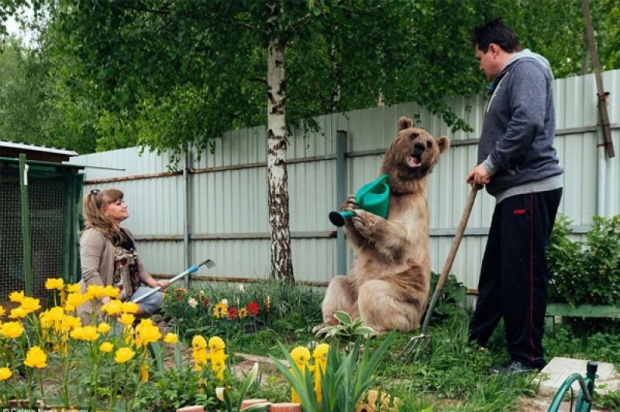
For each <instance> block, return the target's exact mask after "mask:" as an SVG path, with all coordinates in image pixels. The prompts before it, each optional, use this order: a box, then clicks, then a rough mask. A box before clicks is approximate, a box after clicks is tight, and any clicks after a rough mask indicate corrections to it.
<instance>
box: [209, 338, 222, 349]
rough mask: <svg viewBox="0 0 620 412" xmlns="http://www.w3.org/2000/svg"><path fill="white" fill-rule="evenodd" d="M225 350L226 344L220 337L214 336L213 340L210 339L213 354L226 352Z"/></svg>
mask: <svg viewBox="0 0 620 412" xmlns="http://www.w3.org/2000/svg"><path fill="white" fill-rule="evenodd" d="M224 348H226V344H225V343H224V340H223V339H222V338H220V337H219V336H213V337H212V338H211V339H209V349H210V350H211V352H217V351H221V350H224Z"/></svg>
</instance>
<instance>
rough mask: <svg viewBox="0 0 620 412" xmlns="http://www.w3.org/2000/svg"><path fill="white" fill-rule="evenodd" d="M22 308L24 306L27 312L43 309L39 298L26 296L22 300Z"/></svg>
mask: <svg viewBox="0 0 620 412" xmlns="http://www.w3.org/2000/svg"><path fill="white" fill-rule="evenodd" d="M22 308H24V310H25V311H26V312H27V313H32V312H34V311H35V310H39V309H41V304H40V303H39V299H35V298H30V297H25V298H24V299H23V300H22Z"/></svg>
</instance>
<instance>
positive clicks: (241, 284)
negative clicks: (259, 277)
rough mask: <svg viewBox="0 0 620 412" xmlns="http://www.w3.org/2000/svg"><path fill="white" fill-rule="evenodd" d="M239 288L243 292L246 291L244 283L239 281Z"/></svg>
mask: <svg viewBox="0 0 620 412" xmlns="http://www.w3.org/2000/svg"><path fill="white" fill-rule="evenodd" d="M239 290H240V291H241V292H245V287H244V286H243V283H239Z"/></svg>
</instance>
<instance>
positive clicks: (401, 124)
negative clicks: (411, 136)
mask: <svg viewBox="0 0 620 412" xmlns="http://www.w3.org/2000/svg"><path fill="white" fill-rule="evenodd" d="M410 127H413V121H411V119H410V118H408V117H405V116H403V117H401V118H400V119H398V131H399V132H400V131H401V130H405V129H409V128H410Z"/></svg>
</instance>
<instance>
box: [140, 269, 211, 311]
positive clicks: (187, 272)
mask: <svg viewBox="0 0 620 412" xmlns="http://www.w3.org/2000/svg"><path fill="white" fill-rule="evenodd" d="M203 265H204V266H206V267H207V268H209V269H211V268H214V267H215V262H214V261H212V260H211V259H207V260H205V261H204V262H202V263H200V264H198V265H194V266H192V267H190V268H189V269H187V270H186V271H185V272H181V273H179V274H178V275H176V276H175V277H173V278H172V279H170V283H171V284H172V283H174V282H176V281H177V280H179V279H183V278H184V277H185V276H187V275H189V274H190V273H194V272H196V271H197V270H198V268H200V267H201V266H203ZM160 290H161V286H157V287H156V288H154V289H153V290H151V291H149V292H148V293H146V294H144V295H142V296H140V297H138V298H137V299H136V300H132V302H133V303H140V302H142V301H143V300H144V299H146V298H148V297H149V296H152V295H154V294H155V293H157V292H159V291H160Z"/></svg>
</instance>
